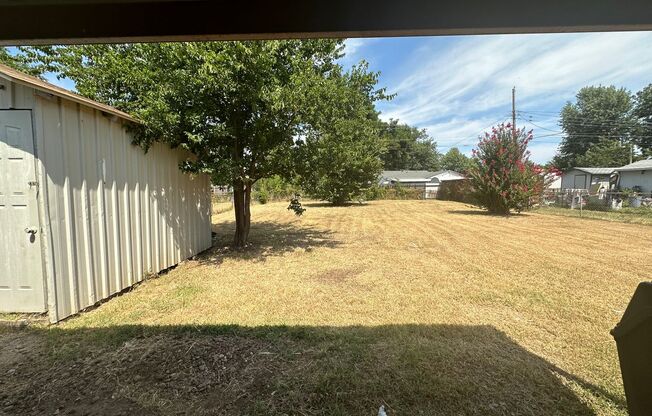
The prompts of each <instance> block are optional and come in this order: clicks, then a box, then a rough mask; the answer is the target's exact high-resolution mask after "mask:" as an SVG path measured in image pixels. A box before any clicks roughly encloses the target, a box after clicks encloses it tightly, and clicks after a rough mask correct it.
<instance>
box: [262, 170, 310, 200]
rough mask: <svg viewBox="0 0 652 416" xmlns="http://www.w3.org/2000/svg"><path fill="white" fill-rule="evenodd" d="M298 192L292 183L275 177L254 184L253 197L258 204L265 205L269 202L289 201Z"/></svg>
mask: <svg viewBox="0 0 652 416" xmlns="http://www.w3.org/2000/svg"><path fill="white" fill-rule="evenodd" d="M298 190H299V189H298V187H297V186H296V185H295V184H293V183H292V182H289V181H287V180H284V179H283V178H282V177H280V176H278V175H275V176H271V177H269V178H264V179H260V180H259V181H258V182H256V184H255V185H254V196H255V198H256V200H257V201H258V202H259V203H261V204H266V203H267V202H269V201H279V200H289V199H290V198H292V196H293V195H294V194H296V193H297V192H298Z"/></svg>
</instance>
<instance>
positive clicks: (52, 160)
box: [0, 82, 211, 321]
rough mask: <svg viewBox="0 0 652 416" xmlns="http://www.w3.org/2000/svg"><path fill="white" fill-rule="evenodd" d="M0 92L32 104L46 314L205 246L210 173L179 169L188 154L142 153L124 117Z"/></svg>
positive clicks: (84, 302)
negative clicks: (191, 172)
mask: <svg viewBox="0 0 652 416" xmlns="http://www.w3.org/2000/svg"><path fill="white" fill-rule="evenodd" d="M5 83H6V82H5ZM2 92H5V93H8V94H2V95H4V97H3V96H0V102H1V103H2V104H3V105H5V106H7V107H15V108H33V109H34V125H35V126H34V127H35V128H34V130H35V136H36V143H37V150H36V152H37V157H38V162H39V166H38V170H39V171H40V175H39V176H40V178H41V179H40V198H41V208H42V210H43V213H42V215H41V218H42V224H41V227H42V231H43V232H42V239H43V247H44V264H45V270H46V272H45V274H46V276H47V279H46V281H47V286H48V305H49V312H50V319H51V320H52V321H58V320H60V319H63V318H65V317H67V316H70V315H72V314H74V313H76V312H78V311H80V310H82V309H84V308H86V307H88V306H91V305H93V304H94V303H96V302H97V301H99V300H102V299H105V298H107V297H109V296H111V295H112V294H115V293H117V292H120V291H121V290H123V289H125V288H128V287H129V286H131V285H133V284H134V283H136V282H139V281H141V280H142V279H143V277H144V276H145V275H146V274H148V273H157V272H159V271H161V270H164V269H166V268H168V267H171V266H173V265H175V264H177V263H179V262H180V261H182V260H184V259H187V258H189V257H192V256H193V255H195V254H197V253H199V252H201V251H203V250H205V249H207V248H209V247H210V245H211V229H210V220H211V219H210V209H211V208H210V181H209V178H208V177H207V176H206V175H189V174H185V173H183V172H181V171H180V170H179V167H178V166H179V162H180V161H182V160H183V159H184V158H185V157H187V153H185V152H183V151H181V150H173V149H170V148H169V147H168V146H167V145H164V144H155V145H153V146H152V147H151V148H150V149H149V151H148V152H147V153H144V152H143V150H142V149H141V148H139V147H137V146H134V145H132V144H131V136H130V134H129V133H128V132H127V131H126V129H125V126H124V124H123V122H122V120H121V119H118V118H116V117H114V116H111V117H106V116H104V115H102V113H101V112H100V111H98V110H95V109H92V108H90V107H86V106H84V105H81V104H77V103H74V102H72V101H69V100H66V99H61V98H58V97H54V96H53V97H50V98H47V95H43V94H42V93H39V94H38V95H35V90H33V89H32V88H28V87H24V86H21V85H18V84H15V83H14V84H11V87H10V88H8V89H7V90H5V91H2ZM7 101H9V102H7Z"/></svg>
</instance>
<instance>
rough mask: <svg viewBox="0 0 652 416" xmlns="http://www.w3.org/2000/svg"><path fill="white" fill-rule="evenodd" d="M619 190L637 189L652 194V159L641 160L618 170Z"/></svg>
mask: <svg viewBox="0 0 652 416" xmlns="http://www.w3.org/2000/svg"><path fill="white" fill-rule="evenodd" d="M616 173H617V174H618V182H617V186H618V188H619V189H625V188H629V189H636V188H640V192H645V193H648V192H652V159H649V158H648V159H644V160H639V161H638V162H634V163H630V164H629V165H625V166H623V167H621V168H616Z"/></svg>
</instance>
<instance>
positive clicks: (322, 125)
mask: <svg viewBox="0 0 652 416" xmlns="http://www.w3.org/2000/svg"><path fill="white" fill-rule="evenodd" d="M377 83H378V74H377V73H372V72H369V71H368V68H367V65H366V63H364V62H363V63H361V64H360V65H358V66H354V67H353V68H352V69H351V71H349V72H347V73H342V74H338V73H337V71H333V73H332V74H331V76H330V77H329V78H328V79H327V80H326V81H325V82H323V83H321V84H320V85H321V91H319V92H318V96H319V98H320V102H321V103H322V104H325V105H326V108H327V109H328V111H319V112H316V113H313V114H311V115H310V116H309V118H308V119H307V120H308V121H309V122H310V124H311V125H312V126H314V127H315V128H313V129H311V131H309V132H308V134H306V136H305V143H304V146H302V147H301V148H299V149H298V151H299V153H300V157H298V158H297V160H300V161H301V162H302V170H301V174H300V184H301V187H302V188H303V189H304V190H305V191H306V192H307V193H308V194H309V195H310V196H312V197H315V198H318V199H322V200H326V201H329V202H331V203H333V204H335V205H341V204H344V203H346V202H348V201H351V200H354V199H358V198H361V197H362V196H363V194H364V193H365V191H366V190H368V189H369V188H370V187H371V186H373V185H375V184H376V182H377V179H378V175H379V174H380V171H381V170H382V168H383V162H382V160H381V158H380V157H381V155H382V154H383V153H384V151H385V142H384V140H382V138H380V137H379V125H380V123H379V120H378V112H377V111H376V109H375V106H374V102H375V101H377V100H383V99H389V98H391V97H389V96H387V95H386V93H385V89H383V88H381V89H378V88H377V87H376V86H377Z"/></svg>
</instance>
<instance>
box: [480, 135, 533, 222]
mask: <svg viewBox="0 0 652 416" xmlns="http://www.w3.org/2000/svg"><path fill="white" fill-rule="evenodd" d="M532 137H533V136H532V131H531V130H530V131H528V132H526V131H525V130H523V129H512V126H511V124H509V123H508V124H501V125H499V126H497V127H494V128H492V129H491V133H485V134H484V136H480V138H479V139H480V142H479V143H478V146H477V148H476V149H473V166H472V168H471V169H470V171H469V176H470V179H471V183H472V186H473V194H474V195H473V196H474V198H475V200H476V202H477V203H478V205H479V206H481V207H482V208H485V209H487V210H488V211H489V212H490V213H492V214H502V215H508V214H509V213H510V211H516V212H521V211H523V210H525V209H527V208H528V207H530V206H531V203H532V201H533V200H536V199H537V198H540V197H541V194H542V192H543V189H544V186H545V183H544V175H543V173H544V171H543V169H542V168H541V167H540V166H538V165H537V164H535V163H533V162H531V161H530V160H529V157H530V152H529V151H528V150H527V146H528V143H529V142H530V141H531V140H532Z"/></svg>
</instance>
